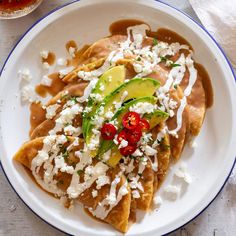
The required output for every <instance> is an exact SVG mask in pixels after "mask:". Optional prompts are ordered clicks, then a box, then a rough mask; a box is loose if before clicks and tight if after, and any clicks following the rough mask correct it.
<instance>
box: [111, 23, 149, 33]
mask: <svg viewBox="0 0 236 236" xmlns="http://www.w3.org/2000/svg"><path fill="white" fill-rule="evenodd" d="M142 24H145V25H148V24H147V23H145V22H143V21H141V20H135V19H127V20H119V21H115V22H114V23H112V24H111V25H110V27H109V31H110V33H111V35H117V34H121V35H126V34H127V28H128V27H130V26H135V25H142ZM148 26H149V25H148ZM149 28H150V26H149Z"/></svg>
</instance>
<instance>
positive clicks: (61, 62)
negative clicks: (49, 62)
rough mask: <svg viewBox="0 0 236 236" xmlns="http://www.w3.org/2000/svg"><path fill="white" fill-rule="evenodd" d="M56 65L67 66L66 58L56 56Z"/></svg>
mask: <svg viewBox="0 0 236 236" xmlns="http://www.w3.org/2000/svg"><path fill="white" fill-rule="evenodd" d="M57 65H58V66H67V59H64V58H58V59H57Z"/></svg>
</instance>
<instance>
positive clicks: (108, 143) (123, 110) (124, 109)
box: [98, 96, 157, 155]
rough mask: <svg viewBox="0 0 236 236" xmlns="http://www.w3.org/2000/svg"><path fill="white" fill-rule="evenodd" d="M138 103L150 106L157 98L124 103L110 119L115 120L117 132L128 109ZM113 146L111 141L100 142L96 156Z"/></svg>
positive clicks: (151, 97) (144, 98)
mask: <svg viewBox="0 0 236 236" xmlns="http://www.w3.org/2000/svg"><path fill="white" fill-rule="evenodd" d="M140 102H148V103H151V104H156V103H157V98H156V97H153V96H150V97H141V98H137V99H134V100H132V101H130V102H128V103H126V104H125V105H124V106H122V107H121V108H120V109H119V110H118V111H117V112H116V113H115V115H114V116H113V117H112V119H111V121H113V120H116V126H117V127H118V132H119V131H120V129H121V128H122V118H123V116H124V115H125V114H126V113H127V112H128V111H129V108H130V107H132V106H133V105H135V104H137V103H140ZM113 144H114V143H113V140H102V141H101V145H100V148H99V151H98V154H99V155H101V154H103V153H105V152H106V151H108V150H109V149H110V148H111V147H112V146H113Z"/></svg>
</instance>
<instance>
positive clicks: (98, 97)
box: [90, 93, 103, 102]
mask: <svg viewBox="0 0 236 236" xmlns="http://www.w3.org/2000/svg"><path fill="white" fill-rule="evenodd" d="M90 97H91V98H92V99H93V100H95V101H97V102H101V101H102V99H103V96H102V95H101V94H98V93H91V94H90Z"/></svg>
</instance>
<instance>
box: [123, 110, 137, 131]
mask: <svg viewBox="0 0 236 236" xmlns="http://www.w3.org/2000/svg"><path fill="white" fill-rule="evenodd" d="M139 121H140V115H139V114H138V113H137V112H133V111H131V112H127V113H126V114H125V115H124V117H123V119H122V124H123V126H124V127H125V128H127V129H135V128H136V127H137V126H138V124H139Z"/></svg>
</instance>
